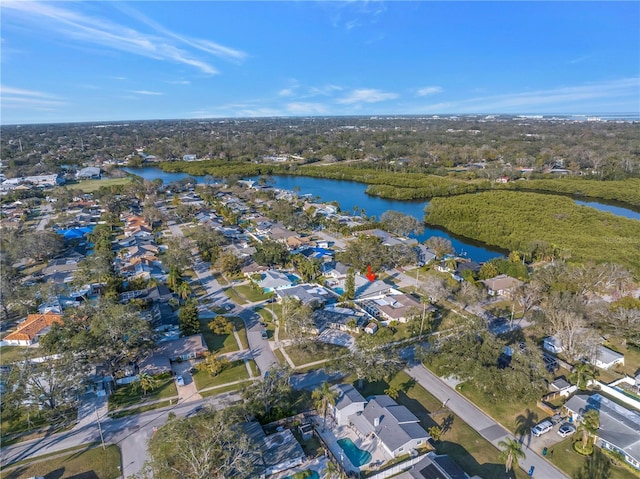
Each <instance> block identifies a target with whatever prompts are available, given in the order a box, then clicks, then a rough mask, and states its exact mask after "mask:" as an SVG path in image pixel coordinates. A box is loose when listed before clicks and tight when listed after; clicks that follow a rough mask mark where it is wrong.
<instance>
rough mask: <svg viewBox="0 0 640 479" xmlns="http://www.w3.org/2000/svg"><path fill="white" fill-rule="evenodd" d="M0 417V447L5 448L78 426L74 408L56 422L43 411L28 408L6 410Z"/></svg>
mask: <svg viewBox="0 0 640 479" xmlns="http://www.w3.org/2000/svg"><path fill="white" fill-rule="evenodd" d="M0 417H1V419H2V420H1V421H0V431H1V432H2V439H1V441H0V442H1V444H0V445H1V446H3V447H4V446H8V445H10V444H14V443H16V442H22V441H28V440H30V439H35V438H38V437H43V436H46V435H47V436H48V435H50V434H54V433H57V432H62V431H65V430H68V429H70V428H72V427H73V426H75V424H76V419H77V417H78V409H77V408H75V407H73V408H69V409H68V410H66V411H61V413H60V414H59V415H58V417H57V418H56V419H55V420H54V419H51V417H50V416H49V415H47V414H45V413H43V412H42V411H39V410H37V409H33V408H32V409H28V408H26V407H22V408H20V409H19V410H18V411H16V412H8V411H6V410H5V411H3V414H2V415H1V416H0Z"/></svg>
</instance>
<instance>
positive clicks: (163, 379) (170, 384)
mask: <svg viewBox="0 0 640 479" xmlns="http://www.w3.org/2000/svg"><path fill="white" fill-rule="evenodd" d="M158 378H159V379H158V386H157V387H156V388H155V389H154V390H153V391H149V392H147V394H146V395H144V394H143V392H142V389H136V388H135V386H134V384H135V383H132V384H127V385H125V386H120V387H118V389H116V390H115V392H114V393H113V394H112V395H111V396H109V410H113V409H117V408H120V407H127V406H133V405H136V404H140V403H144V402H145V401H156V400H158V399H168V398H170V397H173V396H177V395H178V390H177V389H176V385H175V382H174V380H173V378H172V377H171V376H170V375H169V374H168V373H167V374H163V375H160V376H159V377H158Z"/></svg>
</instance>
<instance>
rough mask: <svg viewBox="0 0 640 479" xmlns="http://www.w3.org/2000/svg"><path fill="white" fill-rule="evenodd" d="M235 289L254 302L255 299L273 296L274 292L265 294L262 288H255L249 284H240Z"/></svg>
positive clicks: (260, 299) (261, 299) (259, 299)
mask: <svg viewBox="0 0 640 479" xmlns="http://www.w3.org/2000/svg"><path fill="white" fill-rule="evenodd" d="M233 289H235V290H236V292H237V293H238V294H240V295H241V296H242V297H244V298H246V299H247V300H248V301H249V302H252V303H253V302H255V301H266V300H267V299H269V298H271V297H272V296H273V293H266V294H265V293H263V292H262V290H260V291H258V290H255V289H254V288H252V287H251V286H250V285H248V284H240V285H238V286H234V287H233Z"/></svg>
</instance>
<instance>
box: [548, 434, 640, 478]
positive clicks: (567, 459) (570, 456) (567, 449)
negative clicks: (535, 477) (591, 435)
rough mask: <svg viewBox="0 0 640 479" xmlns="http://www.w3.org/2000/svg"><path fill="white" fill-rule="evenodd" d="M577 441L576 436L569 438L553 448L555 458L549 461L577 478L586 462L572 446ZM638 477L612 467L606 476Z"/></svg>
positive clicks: (621, 468)
mask: <svg viewBox="0 0 640 479" xmlns="http://www.w3.org/2000/svg"><path fill="white" fill-rule="evenodd" d="M575 439H576V438H575V436H574V437H568V438H567V439H565V440H564V441H562V442H560V443H558V444H556V445H555V446H553V457H552V458H551V459H550V460H549V461H550V462H552V463H553V464H555V465H556V466H557V467H558V468H560V469H562V470H563V471H564V472H566V473H567V474H569V475H570V477H576V474H577V472H578V471H579V470H580V468H581V467H582V465H583V464H584V462H585V460H586V459H585V457H584V456H581V455H580V454H578V453H577V452H576V451H575V450H574V449H573V445H572V444H573V441H574V440H575ZM637 477H639V476H636V475H634V474H633V473H632V472H631V471H629V470H628V469H625V468H623V467H612V468H611V470H610V471H609V475H607V476H606V478H607V479H633V478H637ZM603 479H604V477H603Z"/></svg>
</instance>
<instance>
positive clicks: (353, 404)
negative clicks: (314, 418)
mask: <svg viewBox="0 0 640 479" xmlns="http://www.w3.org/2000/svg"><path fill="white" fill-rule="evenodd" d="M331 389H332V390H334V391H335V392H336V393H338V396H337V397H336V401H335V405H334V406H333V407H332V410H331V415H332V416H333V418H334V419H335V421H336V423H337V424H338V425H339V426H348V425H349V416H351V415H352V414H357V413H361V412H362V411H364V407H365V406H366V404H367V400H366V399H365V398H364V397H362V394H360V393H359V392H358V390H357V389H356V388H354V387H353V386H352V385H351V384H336V385H335V386H332V387H331Z"/></svg>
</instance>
